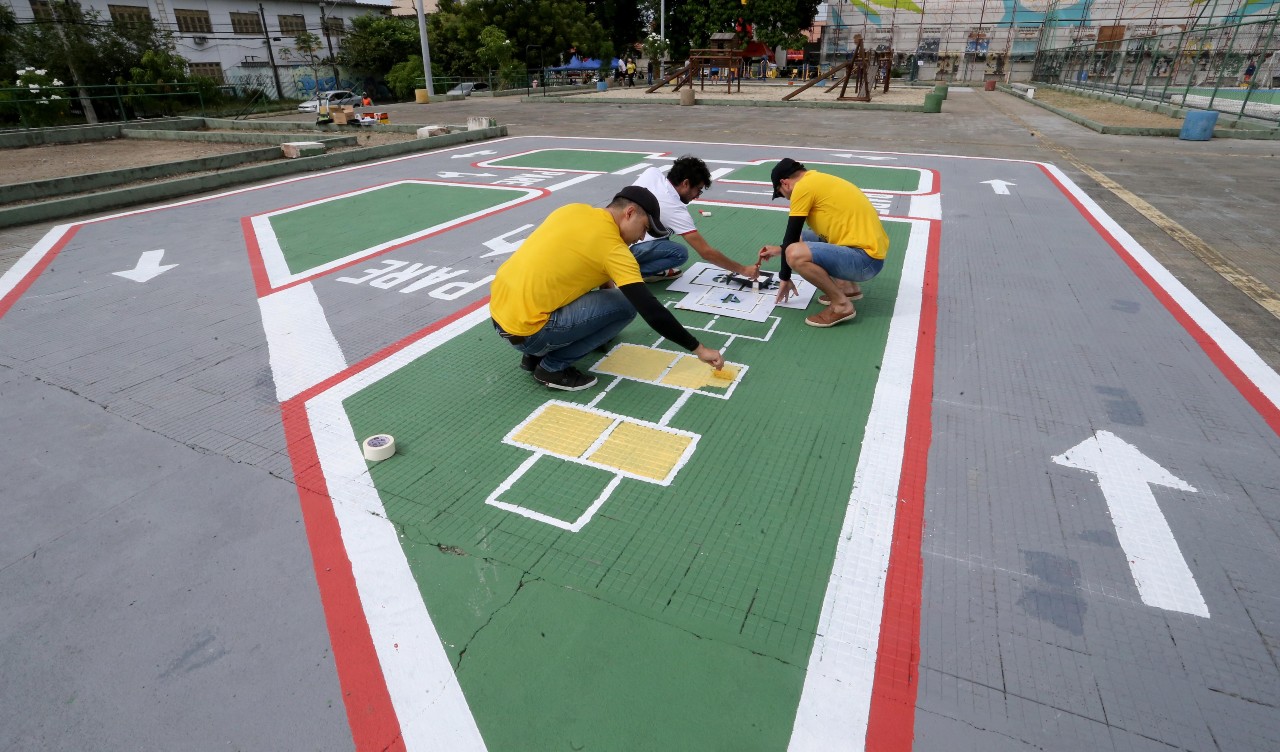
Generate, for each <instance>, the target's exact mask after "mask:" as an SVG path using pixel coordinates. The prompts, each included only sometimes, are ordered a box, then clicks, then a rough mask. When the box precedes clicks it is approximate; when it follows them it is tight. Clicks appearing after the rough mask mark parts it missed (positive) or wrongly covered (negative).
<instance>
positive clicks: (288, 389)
mask: <svg viewBox="0 0 1280 752" xmlns="http://www.w3.org/2000/svg"><path fill="white" fill-rule="evenodd" d="M258 309H259V310H260V311H261V312H262V329H263V331H264V332H265V333H266V335H267V352H268V355H269V357H270V360H271V376H272V378H274V379H275V382H276V399H278V400H280V401H281V402H284V401H285V400H287V399H289V398H290V397H293V396H294V395H297V394H301V393H302V392H303V391H305V390H307V389H309V388H311V387H312V386H315V385H316V384H319V383H320V382H321V381H324V380H325V379H327V378H329V377H330V376H333V375H334V374H336V373H341V372H342V371H343V369H345V368H346V367H347V359H346V358H345V357H343V355H342V348H341V347H339V346H338V340H337V338H335V337H334V336H333V329H331V328H330V327H329V320H328V319H327V318H326V317H325V315H324V308H323V306H321V305H320V299H319V298H318V297H316V290H315V287H314V286H313V285H312V284H311V283H310V282H306V283H303V284H301V285H295V286H293V287H287V288H285V289H283V290H277V291H276V292H273V293H271V294H270V295H266V296H264V297H261V298H258Z"/></svg>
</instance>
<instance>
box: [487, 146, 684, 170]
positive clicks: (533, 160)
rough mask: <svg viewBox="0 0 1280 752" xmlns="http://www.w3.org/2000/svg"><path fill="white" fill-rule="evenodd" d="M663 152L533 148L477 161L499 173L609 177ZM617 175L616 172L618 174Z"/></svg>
mask: <svg viewBox="0 0 1280 752" xmlns="http://www.w3.org/2000/svg"><path fill="white" fill-rule="evenodd" d="M662 156H663V154H662V153H661V152H646V151H622V150H613V151H606V150H603V149H532V150H530V151H523V152H517V153H516V154H509V155H507V156H505V157H496V158H494V159H489V160H485V161H483V162H476V163H475V165H474V166H475V167H480V168H483V169H495V168H496V169H500V170H527V169H531V168H532V169H543V170H561V171H563V172H589V173H595V174H606V173H610V172H614V171H615V170H621V169H625V168H628V167H632V166H634V165H635V164H636V162H643V161H645V160H654V159H660V158H662ZM615 174H617V173H615Z"/></svg>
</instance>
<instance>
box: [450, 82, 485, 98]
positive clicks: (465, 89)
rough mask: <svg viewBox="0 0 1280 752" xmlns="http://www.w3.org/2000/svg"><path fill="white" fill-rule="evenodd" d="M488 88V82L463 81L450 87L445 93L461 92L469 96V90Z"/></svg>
mask: <svg viewBox="0 0 1280 752" xmlns="http://www.w3.org/2000/svg"><path fill="white" fill-rule="evenodd" d="M488 89H489V84H486V83H480V82H478V83H472V82H470V81H464V82H462V83H460V84H458V85H457V86H455V87H453V88H452V89H450V90H448V91H446V92H445V94H461V95H462V96H464V97H469V96H471V92H473V91H487V90H488Z"/></svg>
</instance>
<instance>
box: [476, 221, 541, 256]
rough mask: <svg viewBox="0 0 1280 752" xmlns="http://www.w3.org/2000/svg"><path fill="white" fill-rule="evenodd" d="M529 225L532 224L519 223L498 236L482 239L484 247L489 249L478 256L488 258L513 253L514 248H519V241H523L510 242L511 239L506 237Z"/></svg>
mask: <svg viewBox="0 0 1280 752" xmlns="http://www.w3.org/2000/svg"><path fill="white" fill-rule="evenodd" d="M530 227H533V225H531V224H528V225H520V226H519V227H517V228H516V229H514V230H511V231H509V232H504V233H502V234H501V235H499V236H498V237H496V238H493V239H492V240H486V241H484V247H485V248H488V249H490V251H489V253H486V254H484V255H483V256H481V257H480V258H489V257H490V256H505V255H506V254H508V253H515V252H516V250H517V249H519V248H520V243H523V242H524V241H523V240H521V241H520V242H519V243H512V242H511V241H509V240H507V238H509V237H511V236H512V235H515V234H516V233H518V232H524V231H525V230H527V229H529V228H530Z"/></svg>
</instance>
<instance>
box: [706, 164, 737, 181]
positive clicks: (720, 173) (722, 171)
mask: <svg viewBox="0 0 1280 752" xmlns="http://www.w3.org/2000/svg"><path fill="white" fill-rule="evenodd" d="M735 170H737V168H736V167H721V168H718V169H715V170H712V171H711V179H712V180H719V179H720V178H722V177H724V176H725V175H728V174H730V173H732V172H734V171H735Z"/></svg>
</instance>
